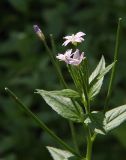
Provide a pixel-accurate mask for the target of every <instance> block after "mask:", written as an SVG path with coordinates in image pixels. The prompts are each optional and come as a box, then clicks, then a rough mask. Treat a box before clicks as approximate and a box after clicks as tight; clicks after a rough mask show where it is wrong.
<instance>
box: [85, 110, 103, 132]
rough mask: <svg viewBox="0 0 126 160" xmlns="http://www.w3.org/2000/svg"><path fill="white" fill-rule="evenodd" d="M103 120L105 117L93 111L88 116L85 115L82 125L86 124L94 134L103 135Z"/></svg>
mask: <svg viewBox="0 0 126 160" xmlns="http://www.w3.org/2000/svg"><path fill="white" fill-rule="evenodd" d="M104 118H105V116H104V114H103V113H102V112H98V111H93V112H92V113H91V114H90V115H87V118H86V119H85V121H84V123H85V124H87V125H88V126H89V127H90V128H91V129H92V130H93V131H94V132H95V133H99V134H103V135H105V134H106V131H105V129H104V127H105V126H104Z"/></svg>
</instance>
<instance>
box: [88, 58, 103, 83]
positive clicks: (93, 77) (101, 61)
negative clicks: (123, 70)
mask: <svg viewBox="0 0 126 160" xmlns="http://www.w3.org/2000/svg"><path fill="white" fill-rule="evenodd" d="M103 69H105V59H104V56H102V57H101V60H100V62H99V63H98V65H97V67H96V69H95V70H94V71H93V72H92V74H91V75H90V77H89V83H91V82H92V80H94V79H95V78H96V77H97V76H98V75H99V74H100V73H101V72H102V71H103Z"/></svg>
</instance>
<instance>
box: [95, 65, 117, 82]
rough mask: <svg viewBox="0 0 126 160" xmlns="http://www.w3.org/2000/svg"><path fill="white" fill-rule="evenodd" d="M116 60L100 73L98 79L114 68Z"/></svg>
mask: <svg viewBox="0 0 126 160" xmlns="http://www.w3.org/2000/svg"><path fill="white" fill-rule="evenodd" d="M114 64H115V62H113V63H112V64H110V65H108V66H107V67H106V68H105V69H104V70H102V72H101V73H100V75H99V76H98V78H97V79H98V80H99V79H101V78H102V77H103V76H104V75H106V74H107V73H108V72H109V71H110V69H112V67H113V66H114Z"/></svg>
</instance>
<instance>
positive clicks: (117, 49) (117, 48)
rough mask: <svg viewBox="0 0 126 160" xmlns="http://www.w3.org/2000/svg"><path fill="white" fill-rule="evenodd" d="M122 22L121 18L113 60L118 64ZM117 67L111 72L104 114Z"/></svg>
mask: <svg viewBox="0 0 126 160" xmlns="http://www.w3.org/2000/svg"><path fill="white" fill-rule="evenodd" d="M121 20H122V18H119V20H118V27H117V33H116V44H115V52H114V59H113V61H114V62H116V61H117V59H118V52H119V36H120V24H121ZM116 65H117V63H115V64H114V67H113V68H112V71H111V76H110V81H109V86H108V92H107V96H106V100H105V105H104V112H106V111H107V109H108V102H109V99H110V96H111V92H112V86H113V81H114V77H115V69H116Z"/></svg>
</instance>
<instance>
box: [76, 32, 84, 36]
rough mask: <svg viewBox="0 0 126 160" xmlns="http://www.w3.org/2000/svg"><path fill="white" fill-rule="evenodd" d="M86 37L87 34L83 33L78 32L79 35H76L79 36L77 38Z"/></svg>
mask: <svg viewBox="0 0 126 160" xmlns="http://www.w3.org/2000/svg"><path fill="white" fill-rule="evenodd" d="M84 35H86V34H85V33H83V32H78V33H76V36H77V37H81V36H84Z"/></svg>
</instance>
